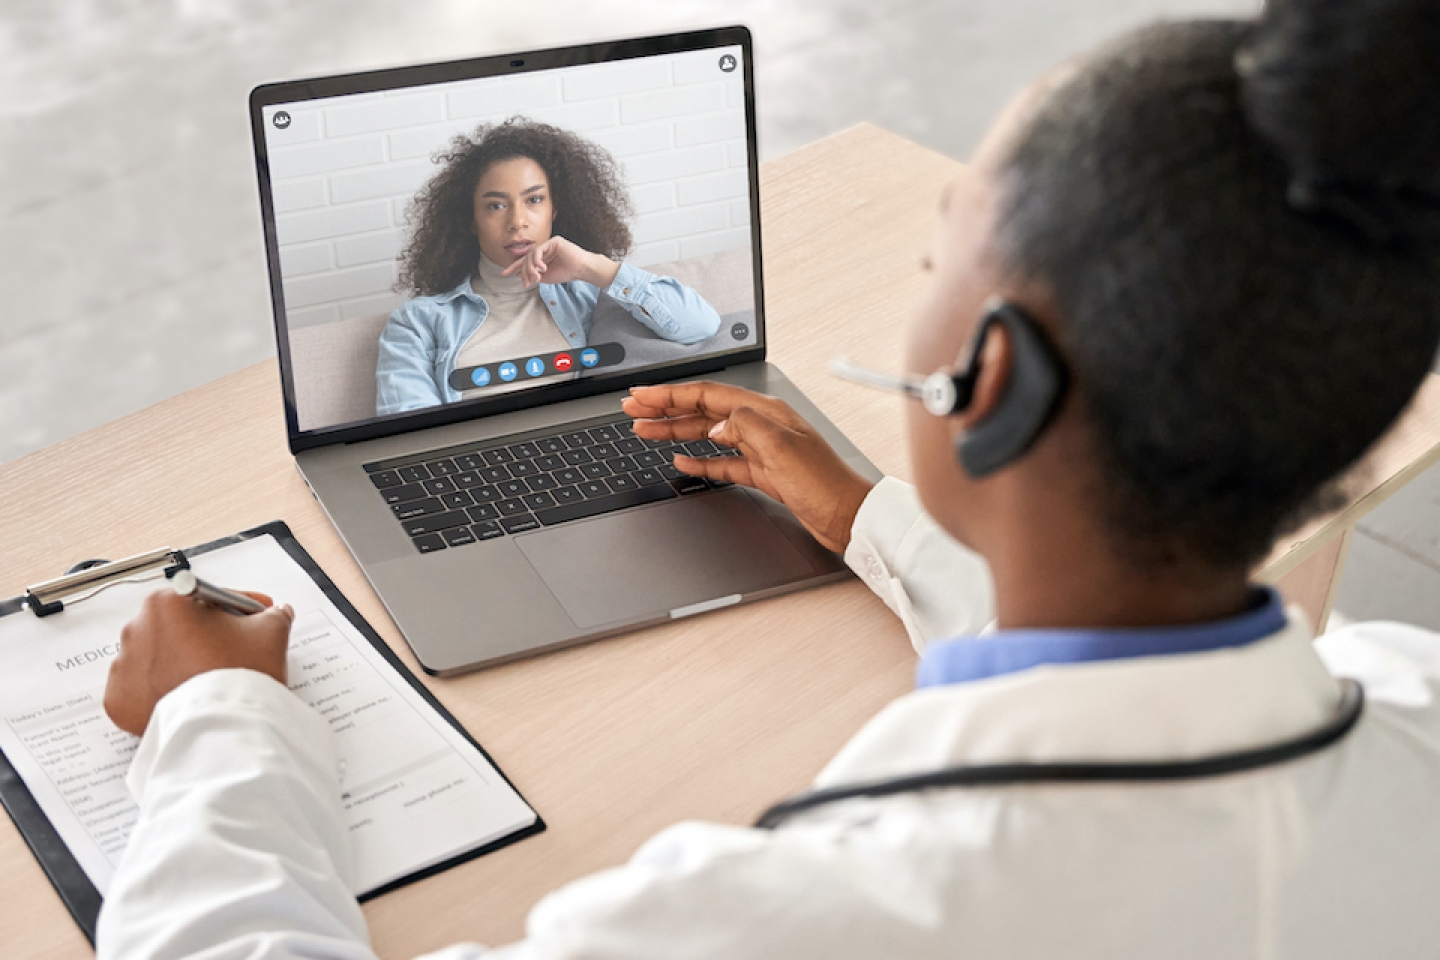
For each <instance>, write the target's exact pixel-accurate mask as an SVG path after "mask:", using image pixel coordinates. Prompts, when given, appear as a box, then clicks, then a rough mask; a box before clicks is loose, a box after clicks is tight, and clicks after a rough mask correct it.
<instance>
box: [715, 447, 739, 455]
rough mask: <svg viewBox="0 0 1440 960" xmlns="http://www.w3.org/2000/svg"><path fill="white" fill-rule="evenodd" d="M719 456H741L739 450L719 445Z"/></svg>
mask: <svg viewBox="0 0 1440 960" xmlns="http://www.w3.org/2000/svg"><path fill="white" fill-rule="evenodd" d="M720 456H722V457H738V456H741V453H740V451H739V450H736V449H735V448H734V447H721V448H720Z"/></svg>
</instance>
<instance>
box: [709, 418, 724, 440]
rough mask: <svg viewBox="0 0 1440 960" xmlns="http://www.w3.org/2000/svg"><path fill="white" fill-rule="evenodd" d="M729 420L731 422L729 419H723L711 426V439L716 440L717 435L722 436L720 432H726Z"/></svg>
mask: <svg viewBox="0 0 1440 960" xmlns="http://www.w3.org/2000/svg"><path fill="white" fill-rule="evenodd" d="M728 422H729V421H728V420H721V421H720V422H719V423H717V424H715V426H713V427H711V428H710V439H711V440H714V439H715V438H716V437H718V436H720V434H722V433H724V432H725V424H726V423H728Z"/></svg>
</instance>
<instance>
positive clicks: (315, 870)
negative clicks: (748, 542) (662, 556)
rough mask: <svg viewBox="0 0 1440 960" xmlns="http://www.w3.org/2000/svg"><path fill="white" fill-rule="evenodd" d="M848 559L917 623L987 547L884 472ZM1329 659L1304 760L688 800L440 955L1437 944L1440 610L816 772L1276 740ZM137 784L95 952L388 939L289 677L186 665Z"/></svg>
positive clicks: (1153, 662) (923, 723) (932, 724)
mask: <svg viewBox="0 0 1440 960" xmlns="http://www.w3.org/2000/svg"><path fill="white" fill-rule="evenodd" d="M846 559H847V561H849V562H850V564H851V566H852V567H853V568H855V570H856V571H857V573H859V574H860V576H861V577H862V578H863V579H864V580H865V582H866V583H868V584H869V585H870V586H871V587H872V588H873V589H875V590H876V592H877V593H879V595H880V596H881V597H882V598H883V599H884V600H885V602H886V603H887V604H889V605H890V607H891V608H892V609H893V610H895V612H896V613H897V614H898V615H899V616H900V617H901V619H902V620H903V621H904V622H905V624H906V627H907V629H908V630H909V631H910V633H911V635H912V637H913V638H914V639H915V641H916V643H917V646H922V645H923V643H924V642H925V641H926V640H927V639H929V638H934V637H940V636H946V635H954V634H957V633H962V632H965V631H974V630H975V629H977V628H978V627H979V626H980V625H981V623H982V622H984V621H986V620H988V619H989V618H990V616H991V613H990V606H991V605H990V599H989V598H990V593H989V587H988V582H987V578H986V575H985V570H984V567H983V565H982V563H981V562H980V561H979V560H978V558H976V557H975V556H974V555H973V554H969V553H968V552H966V551H964V550H963V548H961V547H959V545H957V544H955V543H954V542H953V541H951V540H950V539H949V538H948V537H946V536H945V535H944V534H943V532H941V531H939V529H938V528H937V527H936V526H935V525H934V523H933V521H931V520H930V519H929V518H928V517H926V516H925V515H924V514H923V513H922V511H921V510H920V507H919V505H918V501H917V500H916V498H915V495H914V492H913V491H912V490H911V489H910V488H909V487H908V486H906V485H904V484H902V483H899V482H898V481H894V480H886V481H884V482H882V483H881V484H880V485H879V486H878V487H877V488H876V490H875V491H874V492H873V493H872V494H871V496H870V498H869V499H868V500H867V501H866V503H865V506H864V508H863V509H862V510H861V512H860V515H859V517H858V518H857V520H856V525H855V531H854V538H853V542H852V544H851V547H850V549H849V551H848V552H847V555H846ZM1327 666H1328V667H1329V668H1330V669H1329V670H1327ZM1330 671H1334V672H1336V673H1342V674H1347V675H1351V676H1356V677H1358V678H1359V679H1361V680H1362V681H1363V682H1364V683H1365V685H1366V691H1367V694H1368V698H1367V706H1366V710H1365V714H1364V716H1363V717H1362V719H1361V721H1360V723H1359V724H1358V726H1357V727H1356V729H1355V730H1353V731H1352V732H1351V733H1350V734H1349V735H1348V736H1347V737H1346V738H1345V739H1344V740H1343V741H1341V743H1340V744H1338V745H1337V746H1334V747H1331V748H1329V749H1327V750H1325V751H1324V752H1322V753H1319V754H1315V755H1312V756H1310V757H1307V758H1304V759H1301V760H1297V761H1293V762H1290V763H1288V764H1285V765H1282V766H1275V767H1269V768H1265V769H1262V770H1259V771H1255V772H1251V773H1245V774H1239V775H1232V776H1227V777H1221V778H1213V779H1205V780H1193V781H1184V782H1178V783H1167V784H1148V785H1139V786H1137V785H1124V784H1102V785H1047V786H1026V787H1004V788H987V789H949V790H942V791H933V792H929V793H925V794H908V795H901V796H897V797H893V798H887V799H878V800H870V799H860V800H851V801H847V802H844V803H840V804H834V805H831V806H827V807H823V808H820V809H818V810H815V811H812V812H808V813H805V814H803V815H800V816H797V817H796V818H794V819H793V820H791V821H789V822H787V823H786V824H784V825H783V826H782V827H781V828H780V829H777V830H775V831H773V832H772V831H763V830H753V829H747V828H744V827H733V826H721V825H716V824H705V823H682V824H679V825H677V826H674V827H671V828H670V829H668V830H665V831H663V832H662V833H660V834H659V835H657V836H656V837H654V838H653V839H652V840H650V841H649V842H647V843H646V844H645V845H644V846H642V847H641V849H640V850H639V851H638V852H637V853H636V854H635V855H634V857H633V858H632V859H631V861H630V862H629V863H627V864H625V865H624V866H621V867H617V868H615V869H612V870H608V871H605V872H602V873H599V874H596V875H595V876H592V877H589V878H586V879H583V880H580V881H578V882H576V883H573V884H570V885H569V886H567V887H565V888H563V889H561V890H558V891H556V892H555V893H553V894H551V895H549V896H548V897H546V898H545V899H543V900H542V901H541V902H540V903H539V904H538V905H537V906H536V907H535V909H534V910H533V912H532V913H531V915H530V918H529V923H528V927H527V939H526V940H525V941H524V942H523V943H519V944H515V945H512V946H510V947H507V948H502V949H499V950H494V951H487V950H485V949H484V948H482V947H480V946H477V945H457V946H454V947H451V948H449V949H447V950H444V951H441V952H440V953H438V954H433V955H432V960H439V958H444V960H462V958H474V957H481V956H484V957H486V958H496V960H498V958H522V957H523V958H541V957H543V958H581V957H584V958H612V957H613V958H622V957H623V958H628V960H640V958H652V957H653V958H662V957H663V958H666V960H681V958H701V957H706V958H711V957H730V958H747V960H748V958H770V957H774V958H786V960H803V958H812V957H813V958H825V960H836V958H848V957H856V958H858V957H886V958H890V957H897V958H898V957H904V958H927V957H936V958H939V957H946V958H956V957H992V958H993V957H1024V958H1033V957H1066V958H1081V957H1104V958H1117V957H1147V958H1154V957H1166V958H1172V957H1224V958H1247V957H1254V958H1280V957H1296V958H1300V957H1303V958H1307V960H1317V958H1327V957H1336V958H1339V957H1344V958H1358V957H1365V958H1369V957H1387V958H1395V957H1420V956H1425V957H1434V956H1436V955H1440V910H1437V909H1436V908H1435V897H1436V895H1437V894H1440V707H1437V704H1436V699H1435V694H1436V682H1437V678H1440V636H1436V635H1434V634H1431V633H1428V632H1426V631H1422V630H1419V629H1417V628H1414V627H1407V626H1403V625H1399V624H1361V625H1357V626H1353V627H1350V628H1347V629H1346V630H1343V631H1339V632H1336V633H1332V634H1329V635H1327V636H1326V637H1324V638H1323V639H1321V640H1320V641H1314V642H1312V639H1311V636H1310V633H1309V628H1308V627H1307V626H1306V625H1305V623H1304V622H1303V619H1302V618H1301V617H1299V616H1298V615H1295V614H1291V619H1290V622H1289V625H1288V626H1287V627H1286V628H1285V629H1283V630H1281V631H1280V632H1279V633H1277V634H1274V635H1272V636H1270V637H1268V638H1265V639H1262V640H1260V641H1257V642H1255V643H1253V644H1250V645H1247V646H1243V647H1238V648H1231V649H1224V650H1217V651H1210V652H1203V653H1195V654H1184V655H1175V656H1156V657H1144V658H1136V659H1130V660H1112V661H1103V662H1091V663H1080V664H1067V665H1060V666H1045V667H1039V668H1035V669H1030V670H1025V671H1022V672H1019V673H1014V674H1010V675H1006V676H1000V677H994V678H991V679H987V680H980V681H974V682H968V683H957V684H951V685H948V686H943V687H933V688H928V689H924V690H918V691H916V692H914V693H911V694H909V695H907V696H904V697H902V698H900V699H899V700H897V701H895V702H894V703H892V704H891V705H890V706H889V707H887V708H886V709H885V710H883V711H881V713H880V714H879V715H878V716H876V717H875V718H874V719H873V720H871V721H870V722H869V723H868V724H867V725H866V726H865V727H864V729H862V730H861V731H860V733H858V734H857V735H856V736H855V738H854V739H853V740H851V741H850V743H849V744H847V745H846V746H845V748H844V749H843V750H841V752H840V754H839V755H838V756H837V757H835V759H834V760H833V761H832V762H831V763H830V764H829V766H828V767H827V768H826V769H825V770H824V772H823V773H822V774H821V775H820V777H819V779H818V781H817V784H818V785H834V784H841V783H845V782H849V781H859V780H867V779H871V778H875V777H885V776H892V775H896V774H904V773H913V772H919V771H925V770H930V769H934V768H937V767H941V766H946V765H953V764H957V763H994V762H998V761H1004V760H1023V761H1056V760H1105V759H1155V758H1184V757H1200V756H1205V755H1208V754H1214V753H1219V752H1225V751H1231V750H1236V749H1241V748H1246V747H1254V746H1259V745H1265V744H1269V743H1272V742H1274V741H1278V740H1282V739H1285V738H1288V737H1292V736H1294V735H1296V734H1299V733H1301V732H1304V731H1308V730H1311V729H1312V728H1315V727H1317V726H1319V725H1321V724H1322V723H1323V722H1324V721H1325V720H1326V719H1327V718H1328V717H1330V716H1331V715H1332V714H1333V711H1334V709H1335V706H1336V703H1337V684H1336V682H1335V681H1334V679H1333V677H1332V675H1331V672H1330ZM130 783H131V789H132V790H133V791H134V793H135V795H136V796H137V797H138V798H139V801H140V805H141V809H142V815H141V819H140V823H139V825H138V827H137V828H136V830H135V833H134V836H133V838H132V839H131V842H130V847H129V849H128V851H127V852H126V854H125V857H124V861H123V863H122V864H121V866H120V869H119V872H118V874H117V875H116V877H115V879H114V882H113V885H112V887H111V890H110V895H109V898H108V899H107V901H106V904H105V909H104V911H103V912H102V914H101V918H100V928H99V940H98V950H99V955H100V957H101V958H102V960H108V958H126V960H136V958H162V957H166V958H168V957H179V956H202V957H207V958H242V957H243V958H247V960H261V958H265V960H274V958H301V957H303V958H310V960H314V958H370V957H372V956H373V954H372V953H371V951H370V948H369V946H368V943H367V940H366V932H365V925H364V920H363V918H362V916H361V913H360V910H359V909H358V907H357V906H356V904H355V901H354V899H353V897H352V896H351V891H350V888H349V887H348V886H347V883H346V880H345V877H346V876H347V864H348V857H349V853H348V850H347V847H346V836H345V833H344V831H343V830H342V829H341V827H340V807H339V800H338V796H337V795H338V789H337V782H336V776H335V762H334V756H333V753H332V751H331V746H330V743H329V739H328V732H327V729H326V727H325V725H324V724H323V723H322V722H321V721H320V719H319V718H318V717H317V716H315V715H314V714H313V713H312V712H311V711H310V710H309V709H308V708H307V707H305V706H304V705H302V704H301V703H300V701H299V700H297V699H295V698H293V697H292V696H290V695H289V693H288V692H287V691H286V690H285V689H284V688H283V687H281V686H280V685H279V684H277V683H275V682H274V681H272V680H269V679H267V678H265V677H262V676H261V675H259V674H256V673H249V672H246V671H224V672H218V673H213V674H207V675H204V676H201V677H197V678H195V679H193V680H191V681H190V682H189V683H187V684H185V685H184V686H182V687H180V688H179V689H177V690H176V691H174V692H173V693H171V694H170V695H169V696H168V697H166V698H165V699H164V700H163V701H162V702H161V704H160V705H159V707H158V708H157V710H156V712H155V716H154V719H153V721H152V722H151V725H150V729H149V730H148V731H147V733H146V735H145V738H144V740H143V741H142V743H141V746H140V749H139V752H138V753H137V755H136V757H135V761H134V766H133V769H132V771H131V774H130ZM777 799H778V798H777ZM476 900H477V903H483V901H484V892H483V891H477V893H476Z"/></svg>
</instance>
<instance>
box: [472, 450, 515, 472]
mask: <svg viewBox="0 0 1440 960" xmlns="http://www.w3.org/2000/svg"><path fill="white" fill-rule="evenodd" d="M480 456H482V457H484V458H485V462H486V463H488V464H489V465H490V466H492V467H498V466H499V465H500V464H502V463H509V462H510V461H511V460H514V459H515V458H514V457H512V456H510V451H509V450H506V449H505V448H504V447H496V448H495V449H494V450H486V451H485V452H484V453H482V454H480Z"/></svg>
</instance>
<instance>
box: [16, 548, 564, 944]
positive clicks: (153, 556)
mask: <svg viewBox="0 0 1440 960" xmlns="http://www.w3.org/2000/svg"><path fill="white" fill-rule="evenodd" d="M264 536H271V537H274V538H275V540H276V542H277V543H278V544H279V545H280V547H281V548H282V549H283V550H284V551H285V553H286V554H288V555H289V556H290V558H291V559H292V560H294V561H295V563H296V565H297V566H299V567H300V569H301V570H303V571H304V572H305V573H306V574H307V575H308V576H309V577H310V578H311V579H312V580H313V581H314V582H315V584H316V585H317V586H318V587H319V588H320V589H321V590H322V591H323V592H324V594H325V596H326V598H327V599H328V600H329V601H330V603H331V604H333V605H334V607H335V608H336V609H337V610H338V611H339V612H340V613H341V614H342V615H343V616H344V617H345V618H347V619H348V620H349V621H350V624H351V625H352V626H353V627H354V628H355V629H356V630H357V631H358V632H359V633H360V635H361V636H363V637H364V638H365V640H367V641H368V642H369V643H370V644H371V645H372V646H373V647H374V648H375V650H376V651H378V652H379V654H380V656H381V657H382V658H383V659H384V661H385V662H386V663H387V664H388V665H389V666H390V667H391V668H393V669H394V671H395V672H396V674H397V675H399V676H400V677H401V678H403V679H404V680H405V682H406V683H408V684H409V686H410V687H411V688H412V689H413V690H414V692H415V693H416V694H417V695H418V696H419V697H420V698H421V699H422V700H423V701H424V702H425V704H426V705H427V706H429V707H430V708H431V709H432V710H434V711H435V713H436V714H437V715H438V716H439V717H440V718H441V719H442V720H444V721H445V723H447V724H449V725H450V726H451V727H453V728H454V730H455V731H456V732H457V733H458V734H459V735H460V736H461V737H462V738H463V739H464V740H465V741H466V742H467V743H469V745H470V746H472V747H474V748H475V750H477V751H478V752H479V753H480V755H481V756H482V757H484V758H485V760H486V762H488V763H489V764H490V766H491V768H492V769H494V771H495V772H496V773H497V774H498V775H499V776H500V778H501V779H502V780H504V782H505V784H506V786H507V787H509V788H510V789H511V790H514V791H515V794H516V796H519V797H520V798H521V800H522V801H524V802H525V803H526V804H527V805H530V804H529V801H525V800H524V797H523V796H522V795H521V794H520V792H519V790H517V789H516V788H515V785H514V784H513V783H511V782H510V778H509V777H507V776H506V775H505V773H504V771H502V770H501V769H500V767H499V766H498V765H497V764H496V763H495V761H494V759H492V758H491V756H490V755H489V754H488V753H487V752H486V751H485V748H484V747H482V746H481V745H480V744H479V743H478V742H477V741H476V740H475V738H474V737H472V736H471V735H470V733H469V732H468V731H467V730H466V729H465V728H464V727H463V726H462V725H461V724H460V721H458V720H457V719H455V717H454V716H453V715H452V714H451V713H450V711H448V710H446V709H445V707H444V706H442V705H441V704H440V702H439V701H438V700H436V699H435V697H434V696H433V695H432V694H431V693H430V691H429V690H428V689H427V688H426V687H425V685H424V684H423V683H421V682H420V680H419V678H417V677H416V676H415V674H413V673H412V672H411V671H410V670H409V669H408V668H407V667H406V666H405V665H404V664H403V663H402V662H401V661H400V658H399V657H397V656H396V655H395V653H394V651H393V650H391V649H390V646H389V644H387V643H386V642H385V641H384V640H383V639H381V637H380V635H379V634H378V633H376V632H375V628H374V627H372V626H371V625H370V624H369V623H368V622H367V621H366V620H365V618H364V617H362V616H361V615H360V612H359V611H358V610H356V609H355V607H354V606H353V605H351V603H350V601H349V600H348V599H346V597H345V595H344V594H343V593H341V592H340V590H339V588H338V587H336V586H335V584H334V582H333V581H331V580H330V578H329V577H328V576H326V574H325V571H324V570H322V569H321V568H320V565H319V564H317V563H316V562H315V560H314V559H313V558H312V557H311V556H310V555H309V554H308V553H306V552H305V548H304V547H302V546H301V545H300V542H299V541H298V540H296V539H295V536H294V534H292V533H291V531H290V528H289V526H287V525H286V524H285V523H284V521H281V520H275V521H271V522H270V523H266V524H263V525H261V526H258V527H254V528H251V529H249V530H245V531H242V532H241V533H237V534H235V535H233V536H230V537H224V538H222V539H219V540H212V541H211V542H209V543H205V544H201V545H200V546H197V547H192V548H190V549H187V550H171V549H169V548H164V549H161V550H154V551H151V552H150V553H147V554H141V555H139V556H136V557H131V558H129V559H127V560H121V561H117V562H115V563H113V564H112V563H107V562H105V561H99V560H87V561H84V562H83V563H80V564H77V565H76V566H75V567H72V568H71V571H70V572H69V573H67V574H66V575H65V576H63V577H60V578H57V579H55V580H51V581H47V582H46V583H44V584H40V585H38V586H35V587H31V588H30V589H29V590H27V591H26V593H25V594H23V595H21V596H18V597H13V598H10V599H7V600H0V617H6V616H24V615H33V616H46V617H48V616H53V615H55V614H58V613H61V612H62V611H63V610H64V603H65V598H66V597H73V596H74V595H75V594H76V593H80V592H83V591H90V593H93V592H96V591H98V590H102V589H104V588H105V586H106V585H107V584H110V583H116V582H120V581H121V580H127V579H130V578H133V577H135V576H137V575H139V574H142V573H153V572H154V571H156V570H162V569H163V570H164V572H165V576H166V577H167V578H168V577H170V576H171V575H173V574H174V573H175V572H178V571H179V570H182V569H187V568H188V567H189V563H188V559H187V558H189V557H197V556H202V555H204V554H206V553H209V552H211V551H213V550H219V549H221V548H223V547H228V546H232V545H235V544H238V543H243V542H244V541H246V540H252V539H255V538H257V537H264ZM90 593H87V594H86V596H89V595H90ZM80 599H81V600H83V599H84V597H81V598H80ZM72 602H78V601H75V600H72ZM0 805H3V806H4V807H5V812H6V813H8V814H9V815H10V819H11V820H12V821H13V822H14V823H15V826H16V828H18V829H19V831H20V835H21V836H22V837H24V838H25V843H26V844H27V845H28V846H29V847H30V852H31V853H32V854H34V856H35V859H36V860H37V861H39V863H40V866H41V868H42V869H43V870H44V871H45V875H46V877H48V878H49V880H50V883H51V885H52V886H54V888H55V892H56V893H57V894H59V895H60V899H61V901H62V902H63V903H64V904H65V907H66V909H67V910H69V911H70V915H71V916H72V917H74V918H75V922H76V923H77V924H78V925H79V926H80V930H81V932H82V933H84V934H85V937H86V939H87V940H89V941H90V943H91V945H92V946H93V945H94V943H95V925H96V922H97V921H98V919H99V916H100V907H101V904H102V898H101V895H100V891H99V890H98V889H96V887H95V885H94V884H93V883H92V882H91V880H90V877H89V875H88V874H86V872H85V870H84V868H83V867H81V865H80V863H79V861H78V860H77V859H76V858H75V856H74V854H73V853H72V852H71V850H70V848H69V847H67V846H66V845H65V842H64V840H62V839H61V837H60V834H59V832H58V831H57V830H56V829H55V826H54V825H53V824H52V823H51V822H50V820H49V818H48V817H47V816H46V815H45V812H44V810H43V809H42V808H41V806H40V804H39V802H38V801H37V800H36V799H35V797H34V795H33V794H32V793H31V792H30V788H29V787H28V786H26V784H25V781H24V779H23V778H21V776H20V774H19V773H18V771H16V769H15V767H14V766H13V765H12V764H11V762H10V760H9V758H7V757H6V756H5V755H4V753H3V751H0ZM530 809H531V810H534V807H533V805H530ZM544 830H545V821H544V820H543V819H541V817H540V816H539V813H538V811H537V812H536V816H535V821H534V823H532V824H531V825H529V826H527V827H522V828H520V829H518V830H516V831H514V832H512V833H509V834H506V835H505V836H503V837H500V838H499V839H497V840H494V841H492V842H490V843H487V844H484V845H482V846H480V847H476V848H474V849H471V850H466V851H464V852H462V853H460V854H458V855H456V856H454V857H451V858H449V859H446V860H443V861H441V862H439V863H435V864H432V865H430V866H428V867H424V868H422V869H420V870H417V871H415V872H413V873H411V874H408V875H406V876H404V877H401V878H400V879H398V880H394V881H392V882H390V883H386V884H384V885H383V886H380V887H377V888H376V889H373V890H370V891H367V892H366V893H364V894H362V895H361V896H360V897H359V900H360V902H362V903H364V902H366V901H369V900H372V899H374V898H375V897H378V896H380V895H381V894H384V893H389V892H390V891H391V890H396V889H398V888H400V887H403V886H406V885H407V884H410V883H414V882H415V881H417V880H423V879H424V878H426V877H430V876H434V875H435V874H437V873H440V872H442V871H444V870H448V869H450V868H451V867H453V866H457V865H459V864H461V863H465V862H467V861H470V860H473V859H475V858H476V857H480V856H483V855H484V854H487V853H490V852H492V851H495V850H499V849H500V848H502V847H506V846H509V845H510V844H512V843H514V842H516V841H517V840H523V839H524V838H526V837H529V836H533V835H535V834H537V833H541V832H543V831H544Z"/></svg>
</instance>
